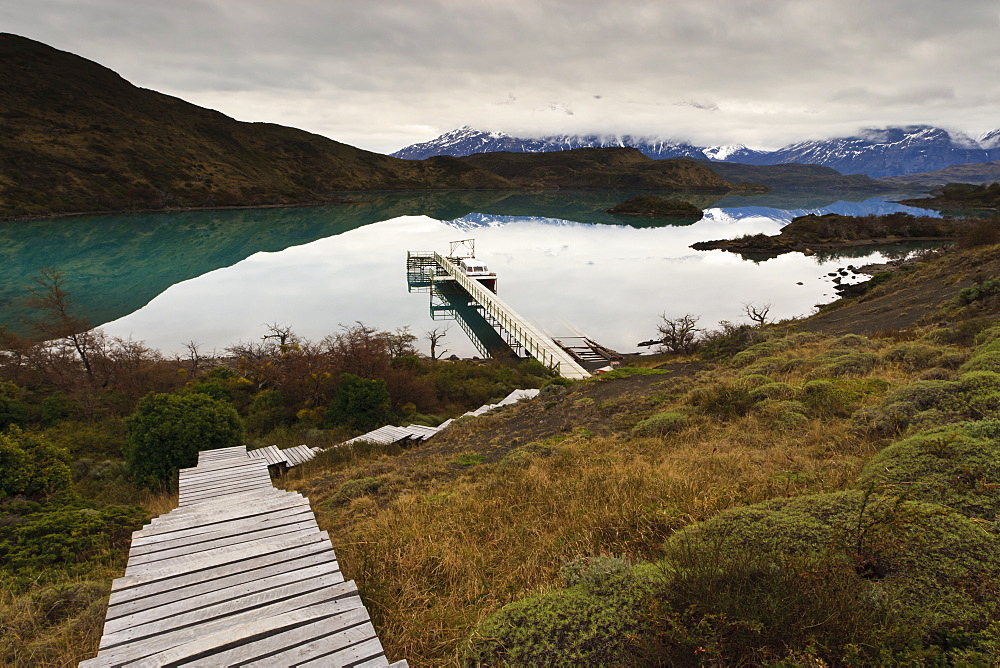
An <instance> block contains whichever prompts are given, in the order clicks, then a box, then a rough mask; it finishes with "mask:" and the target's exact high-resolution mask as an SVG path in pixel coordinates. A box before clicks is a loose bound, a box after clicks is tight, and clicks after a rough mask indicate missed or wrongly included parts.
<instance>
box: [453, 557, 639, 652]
mask: <svg viewBox="0 0 1000 668" xmlns="http://www.w3.org/2000/svg"><path fill="white" fill-rule="evenodd" d="M563 574H564V577H565V578H566V579H567V581H568V582H572V583H573V584H572V586H570V587H568V588H566V589H557V590H555V591H551V592H547V593H543V594H537V595H535V596H531V597H528V598H526V599H523V600H520V601H517V602H515V603H511V604H509V605H506V606H504V607H503V608H501V609H500V610H498V611H497V612H494V613H493V614H492V615H490V616H488V617H487V618H486V619H484V620H483V621H482V622H481V623H480V624H479V625H478V626H477V627H476V628H475V630H474V631H473V633H472V635H471V637H470V638H469V640H468V642H467V643H466V645H465V647H464V648H463V653H462V664H463V665H466V666H479V665H490V666H492V665H512V666H538V665H544V666H580V665H587V666H619V665H635V664H637V663H641V659H640V658H639V657H640V650H641V646H640V644H639V642H641V641H640V640H639V639H641V638H643V637H644V636H647V635H648V633H649V622H648V621H647V618H646V615H645V614H644V606H645V602H646V601H647V599H648V591H649V588H650V581H649V580H648V579H647V578H648V577H650V575H651V574H652V572H651V571H650V570H649V569H642V570H639V569H632V568H628V567H627V564H625V563H624V562H622V561H621V560H616V559H614V558H607V557H591V558H589V559H585V560H576V561H575V562H571V564H568V565H567V566H565V567H564V568H563ZM637 641H639V642H637Z"/></svg>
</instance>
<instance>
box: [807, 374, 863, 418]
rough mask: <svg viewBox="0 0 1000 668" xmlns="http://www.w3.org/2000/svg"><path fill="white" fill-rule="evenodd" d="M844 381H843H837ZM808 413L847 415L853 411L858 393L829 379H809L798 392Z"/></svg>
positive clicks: (829, 415)
mask: <svg viewBox="0 0 1000 668" xmlns="http://www.w3.org/2000/svg"><path fill="white" fill-rule="evenodd" d="M838 382H844V381H838ZM800 396H801V400H802V403H804V404H805V405H806V406H807V407H808V409H809V411H808V412H809V413H810V414H812V415H816V416H819V417H834V416H837V417H847V416H848V415H850V414H851V413H853V412H854V410H855V408H856V404H857V401H858V399H859V398H860V394H859V393H858V392H857V391H854V390H848V389H845V388H844V387H842V386H840V385H839V384H838V383H835V382H833V381H829V380H810V381H808V382H807V383H806V384H805V385H803V386H802V392H801V394H800Z"/></svg>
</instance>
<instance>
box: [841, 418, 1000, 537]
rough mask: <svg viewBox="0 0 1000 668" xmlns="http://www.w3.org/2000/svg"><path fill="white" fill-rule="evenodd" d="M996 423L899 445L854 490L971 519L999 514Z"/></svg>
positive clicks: (928, 434) (874, 462)
mask: <svg viewBox="0 0 1000 668" xmlns="http://www.w3.org/2000/svg"><path fill="white" fill-rule="evenodd" d="M997 436H1000V421H997V420H988V421H982V422H967V423H963V424H957V425H951V426H946V427H938V428H936V429H930V430H927V431H923V432H920V433H918V434H915V435H913V436H911V437H909V438H906V439H904V440H902V441H897V442H896V443H893V444H892V445H890V446H889V447H887V448H885V449H884V450H882V451H881V452H879V453H878V454H877V455H875V457H873V458H872V459H871V460H870V461H869V462H868V464H867V465H866V466H865V468H864V470H862V472H861V475H860V476H859V478H858V482H857V485H858V487H861V488H865V487H868V486H871V485H876V486H878V487H879V488H891V491H892V492H893V493H895V494H901V495H904V496H906V497H907V498H911V499H916V500H919V501H927V502H930V503H937V504H940V505H943V506H948V507H949V508H952V509H954V510H957V511H958V512H960V513H962V514H964V515H968V516H970V517H978V518H980V519H985V520H989V521H991V522H992V521H995V520H997V519H998V518H997V512H998V511H1000V493H998V491H997V486H998V484H1000V440H998V439H997Z"/></svg>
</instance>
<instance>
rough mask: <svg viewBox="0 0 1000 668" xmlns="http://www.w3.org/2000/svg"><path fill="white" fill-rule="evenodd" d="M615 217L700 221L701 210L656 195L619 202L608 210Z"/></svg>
mask: <svg viewBox="0 0 1000 668" xmlns="http://www.w3.org/2000/svg"><path fill="white" fill-rule="evenodd" d="M608 213H610V214H611V215H613V216H647V217H650V218H683V219H685V220H688V219H691V218H694V219H695V220H700V219H701V217H702V211H701V209H700V208H698V207H697V206H695V205H694V204H691V203H690V202H685V201H683V200H679V199H666V198H664V197H657V196H655V195H638V196H636V197H633V198H631V199H627V200H625V201H624V202H619V203H618V204H615V205H614V206H613V207H611V208H610V209H608Z"/></svg>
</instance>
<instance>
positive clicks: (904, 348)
mask: <svg viewBox="0 0 1000 668" xmlns="http://www.w3.org/2000/svg"><path fill="white" fill-rule="evenodd" d="M882 358H883V359H884V360H885V361H887V362H897V363H899V364H900V365H901V366H902V367H903V368H904V369H906V370H907V371H919V370H920V369H929V368H930V367H933V366H937V361H938V360H939V359H940V358H941V349H940V348H937V347H935V346H929V345H927V344H925V343H901V344H899V345H897V346H893V347H892V348H890V349H889V350H888V351H886V353H885V354H884V355H883V357H882Z"/></svg>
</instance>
